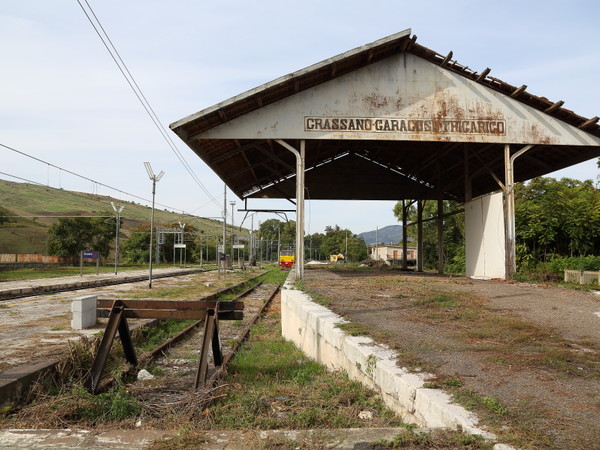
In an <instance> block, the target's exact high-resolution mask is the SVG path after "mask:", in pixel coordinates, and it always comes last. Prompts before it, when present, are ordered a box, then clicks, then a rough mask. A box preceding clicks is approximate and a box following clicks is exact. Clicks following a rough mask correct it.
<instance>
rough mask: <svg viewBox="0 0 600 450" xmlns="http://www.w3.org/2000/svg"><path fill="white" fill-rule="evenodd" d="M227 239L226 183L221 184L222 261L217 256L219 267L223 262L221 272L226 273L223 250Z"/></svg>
mask: <svg viewBox="0 0 600 450" xmlns="http://www.w3.org/2000/svg"><path fill="white" fill-rule="evenodd" d="M226 239H227V185H226V184H224V185H223V253H222V255H223V262H222V263H221V257H220V256H219V262H218V264H219V268H220V267H221V264H223V273H227V266H226V264H227V260H226V258H227V255H226V252H225V243H226V242H227V241H226Z"/></svg>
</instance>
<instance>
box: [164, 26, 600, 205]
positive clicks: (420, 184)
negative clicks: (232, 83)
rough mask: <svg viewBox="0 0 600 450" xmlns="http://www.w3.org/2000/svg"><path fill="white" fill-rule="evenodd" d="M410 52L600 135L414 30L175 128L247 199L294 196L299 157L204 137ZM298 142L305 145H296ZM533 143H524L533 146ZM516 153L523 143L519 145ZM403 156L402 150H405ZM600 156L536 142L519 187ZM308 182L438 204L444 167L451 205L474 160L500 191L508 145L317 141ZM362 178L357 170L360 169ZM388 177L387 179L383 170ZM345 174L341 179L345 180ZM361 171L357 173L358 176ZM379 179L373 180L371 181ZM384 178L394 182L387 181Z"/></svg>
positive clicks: (342, 192) (521, 168)
mask: <svg viewBox="0 0 600 450" xmlns="http://www.w3.org/2000/svg"><path fill="white" fill-rule="evenodd" d="M402 52H408V53H411V54H413V55H416V56H417V57H419V58H422V59H424V60H426V61H429V62H431V63H433V64H435V65H437V66H440V67H443V68H444V69H445V70H449V71H451V72H453V73H456V74H458V75H460V76H462V77H465V78H467V79H469V80H471V81H473V82H476V83H478V84H481V85H483V86H486V87H487V88H489V89H491V90H493V91H495V92H499V93H501V94H502V95H504V96H507V97H510V98H512V99H514V100H516V101H518V102H521V103H523V104H525V105H527V106H529V107H531V108H534V109H535V110H538V111H541V112H542V113H543V114H544V115H547V116H551V117H553V118H555V119H558V120H560V121H562V122H564V123H567V124H569V125H571V126H573V127H576V128H578V129H581V130H583V131H585V132H586V133H589V134H590V135H592V136H595V137H600V126H599V125H598V123H597V122H598V118H597V117H595V118H592V119H588V118H585V117H582V116H579V115H577V114H575V113H574V112H572V111H570V110H567V109H565V108H563V107H562V102H555V101H551V100H548V99H546V98H544V97H538V96H535V95H533V94H530V93H529V92H527V90H526V87H525V86H513V85H511V84H509V83H506V82H504V81H502V80H499V79H497V78H494V77H493V76H490V75H489V73H490V71H489V69H486V70H484V71H482V72H481V73H477V72H476V71H473V70H471V69H469V68H468V67H467V66H464V65H461V64H459V63H458V62H456V61H455V60H453V59H452V53H450V54H449V55H440V54H438V53H437V52H435V51H433V50H431V49H428V48H426V47H424V46H421V45H419V44H417V43H416V36H411V30H405V31H403V32H400V33H397V34H394V35H392V36H389V37H386V38H383V39H380V40H378V41H376V42H373V43H371V44H368V45H365V46H362V47H358V48H356V49H353V50H350V51H348V52H345V53H343V54H340V55H338V56H335V57H333V58H330V59H327V60H325V61H322V62H320V63H317V64H314V65H312V66H310V67H307V68H305V69H303V70H300V71H298V72H294V73H291V74H288V75H286V76H283V77H281V78H278V79H276V80H274V81H272V82H269V83H266V84H264V85H262V86H259V87H257V88H255V89H252V90H250V91H247V92H245V93H243V94H240V95H238V96H236V97H233V98H231V99H228V100H225V101H223V102H221V103H219V104H217V105H214V106H212V107H210V108H207V109H205V110H202V111H200V112H198V113H196V114H193V115H191V116H188V117H186V118H184V119H181V120H179V121H177V122H175V123H173V124H172V125H171V128H172V129H173V131H175V132H176V133H177V134H178V135H179V136H180V137H181V138H182V139H183V140H184V142H186V144H187V145H188V146H190V148H192V150H194V152H195V153H196V154H197V155H198V156H200V157H201V158H202V159H203V160H204V161H205V162H206V163H207V164H208V165H209V166H210V167H211V168H212V169H213V170H214V171H215V172H216V173H217V174H218V175H219V176H220V177H221V179H223V181H225V183H226V184H227V185H228V186H229V187H230V188H231V189H232V190H233V191H234V192H235V193H236V194H237V195H238V196H239V197H241V198H244V197H253V196H255V197H264V196H266V197H279V198H281V197H284V198H291V197H294V189H293V183H294V176H293V174H294V167H295V161H294V157H293V155H291V153H290V152H289V151H287V150H285V149H283V148H282V147H281V146H279V145H278V144H276V143H274V142H273V141H271V140H265V139H202V134H203V133H205V132H207V131H209V130H212V129H214V128H216V127H218V126H220V125H222V124H225V123H227V122H230V121H232V120H233V119H235V118H238V117H241V116H244V115H246V114H249V113H252V112H253V111H257V110H260V109H261V108H264V107H265V106H267V105H270V104H272V103H275V102H278V101H281V100H283V99H286V98H288V97H291V96H293V95H295V94H298V93H300V92H302V91H305V90H307V89H310V88H313V87H315V86H318V85H320V84H322V83H325V82H327V81H330V80H333V79H335V78H338V77H340V76H342V75H345V74H348V73H350V72H353V71H356V70H358V69H360V68H362V67H365V66H368V65H370V64H374V63H376V62H379V61H382V60H385V59H386V58H389V57H391V56H393V55H397V54H399V53H402ZM290 143H291V144H296V143H294V142H291V141H290ZM525 143H526V142H524V144H525ZM513 147H514V148H515V151H516V150H517V149H518V146H513ZM398 150H401V151H398ZM596 156H600V147H594V146H589V145H581V146H579V145H577V146H564V145H536V147H535V148H534V149H532V150H531V151H529V152H528V153H527V154H526V155H525V156H523V157H522V158H520V159H519V163H518V164H517V166H516V168H515V180H516V181H523V180H527V179H530V178H533V177H535V176H540V175H544V174H546V173H549V172H552V171H554V170H558V169H561V168H564V167H568V166H570V165H573V164H576V163H579V162H582V161H585V160H588V159H591V158H594V157H596ZM306 158H307V161H306V167H307V169H308V172H307V176H306V183H307V189H308V192H309V195H310V198H313V199H317V198H338V199H376V198H377V199H402V198H436V194H434V192H435V189H434V187H435V186H436V185H437V184H438V178H437V172H436V170H437V169H436V164H440V165H441V167H442V168H443V171H442V172H443V173H442V176H441V180H440V181H439V182H440V183H441V187H442V189H443V191H444V197H445V198H454V199H458V200H461V199H463V198H464V161H465V158H467V159H468V162H469V167H470V169H469V170H470V176H471V178H472V184H473V188H472V192H473V195H474V196H477V195H482V194H485V193H488V192H491V191H494V190H497V189H498V184H497V183H496V181H495V180H494V178H493V177H492V176H491V175H490V173H491V172H494V173H495V174H496V175H497V176H499V177H500V178H503V174H504V169H503V164H504V160H503V145H502V144H498V143H489V144H485V143H484V144H482V143H466V142H465V143H457V142H410V141H409V142H407V141H403V142H398V141H378V140H372V141H364V140H362V141H359V140H348V139H343V140H310V141H307V157H306ZM353 171H354V172H353ZM384 172H385V176H383V173H384ZM336 173H338V174H342V173H343V174H344V176H340V177H338V179H336V178H335V174H336ZM353 173H354V175H353ZM366 173H371V174H372V177H373V178H372V179H371V182H367V181H366V180H365V177H364V176H362V175H364V174H366ZM358 174H361V177H360V179H361V182H358V183H356V182H354V184H355V185H356V186H355V187H354V188H353V189H348V177H352V176H354V177H356V176H357V175H358ZM382 180H385V182H383V181H382Z"/></svg>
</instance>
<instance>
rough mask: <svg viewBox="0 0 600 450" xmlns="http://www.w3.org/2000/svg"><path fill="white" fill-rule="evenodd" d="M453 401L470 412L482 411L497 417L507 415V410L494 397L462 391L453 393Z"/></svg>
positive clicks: (466, 390)
mask: <svg viewBox="0 0 600 450" xmlns="http://www.w3.org/2000/svg"><path fill="white" fill-rule="evenodd" d="M454 399H455V400H456V401H457V402H458V403H459V404H461V405H463V406H464V407H465V408H467V409H470V410H476V411H477V410H481V409H484V410H486V411H488V412H491V413H494V414H496V415H498V416H503V415H505V414H506V413H507V409H506V407H505V406H504V405H502V403H500V400H498V399H497V398H496V397H491V396H482V395H480V394H478V393H476V392H474V391H471V390H468V389H463V390H460V391H457V392H455V393H454Z"/></svg>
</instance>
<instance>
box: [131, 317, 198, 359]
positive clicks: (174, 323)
mask: <svg viewBox="0 0 600 450" xmlns="http://www.w3.org/2000/svg"><path fill="white" fill-rule="evenodd" d="M194 322H195V320H161V321H159V322H158V323H157V324H156V325H154V326H150V327H142V328H138V329H137V330H135V331H134V333H133V344H134V346H135V347H136V349H139V350H141V351H142V352H146V351H150V350H153V349H154V348H156V347H158V346H159V345H160V344H162V343H163V342H165V341H166V340H167V339H169V338H172V337H173V336H175V335H176V334H177V333H179V332H181V331H183V330H184V329H186V328H187V327H189V326H190V325H191V324H193V323H194Z"/></svg>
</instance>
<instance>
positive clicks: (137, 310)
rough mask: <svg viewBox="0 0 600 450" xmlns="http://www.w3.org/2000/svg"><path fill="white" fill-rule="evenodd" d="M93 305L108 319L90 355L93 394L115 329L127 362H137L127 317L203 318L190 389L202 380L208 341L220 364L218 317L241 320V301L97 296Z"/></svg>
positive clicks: (205, 367)
mask: <svg viewBox="0 0 600 450" xmlns="http://www.w3.org/2000/svg"><path fill="white" fill-rule="evenodd" d="M97 308H98V309H104V310H109V311H110V312H109V315H108V323H107V325H106V330H105V332H104V336H103V337H102V341H101V342H100V346H99V347H98V350H97V352H96V355H95V357H94V361H93V363H92V369H91V372H90V377H89V378H88V380H87V381H86V387H87V389H88V390H89V391H90V392H91V393H92V394H95V393H96V391H97V389H98V386H99V383H100V378H101V377H102V373H103V372H104V367H105V366H106V360H107V359H108V355H109V353H110V349H111V347H112V344H113V343H114V340H115V338H116V336H117V331H118V332H119V339H120V340H121V344H122V345H123V351H124V353H125V358H126V360H127V362H129V363H130V364H131V365H133V366H136V365H137V356H136V354H135V349H134V347H133V344H132V340H131V334H130V332H129V325H128V324H127V318H136V319H195V320H202V319H206V320H205V323H204V336H203V337H202V345H201V352H200V358H199V362H198V372H197V374H196V382H195V385H194V389H198V387H199V385H200V384H201V383H202V384H203V383H205V381H206V375H207V372H208V350H209V348H210V343H212V352H213V359H214V363H215V366H220V365H221V364H222V362H223V356H222V352H221V343H220V341H219V322H218V321H219V320H242V319H243V318H244V313H243V309H244V302H239V301H231V302H219V301H197V300H185V301H168V300H115V299H99V300H98V301H97Z"/></svg>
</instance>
